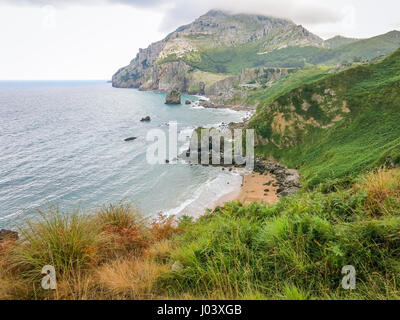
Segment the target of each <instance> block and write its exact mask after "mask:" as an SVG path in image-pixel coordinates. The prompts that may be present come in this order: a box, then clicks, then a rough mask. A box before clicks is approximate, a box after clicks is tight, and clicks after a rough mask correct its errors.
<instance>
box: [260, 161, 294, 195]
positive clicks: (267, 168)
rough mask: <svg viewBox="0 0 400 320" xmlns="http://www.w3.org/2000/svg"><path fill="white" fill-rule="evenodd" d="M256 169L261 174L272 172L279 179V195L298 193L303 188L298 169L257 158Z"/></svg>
mask: <svg viewBox="0 0 400 320" xmlns="http://www.w3.org/2000/svg"><path fill="white" fill-rule="evenodd" d="M254 171H255V172H258V173H260V174H264V173H270V174H272V175H274V176H275V178H276V180H277V185H276V186H277V187H278V191H277V192H278V196H280V197H285V196H289V195H293V194H296V193H297V192H299V191H300V189H301V183H300V174H299V173H298V171H297V170H294V169H288V168H287V167H285V166H283V165H281V164H279V163H277V162H270V161H267V160H265V159H261V158H257V159H256V161H255V167H254Z"/></svg>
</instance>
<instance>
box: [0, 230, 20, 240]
mask: <svg viewBox="0 0 400 320" xmlns="http://www.w3.org/2000/svg"><path fill="white" fill-rule="evenodd" d="M3 240H18V232H15V231H11V230H5V229H2V230H0V241H3Z"/></svg>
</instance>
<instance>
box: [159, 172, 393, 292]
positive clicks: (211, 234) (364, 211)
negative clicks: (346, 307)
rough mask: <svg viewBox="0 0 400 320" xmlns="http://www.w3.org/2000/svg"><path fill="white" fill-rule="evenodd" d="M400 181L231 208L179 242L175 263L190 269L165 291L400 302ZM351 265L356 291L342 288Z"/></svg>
mask: <svg viewBox="0 0 400 320" xmlns="http://www.w3.org/2000/svg"><path fill="white" fill-rule="evenodd" d="M399 177H400V172H399V171H398V170H396V171H393V172H391V171H384V170H381V171H378V172H376V173H371V174H369V175H367V176H366V177H364V178H363V179H360V181H359V183H358V184H357V185H356V186H355V187H354V188H352V189H348V190H345V189H341V190H337V191H336V192H333V193H329V194H323V193H321V192H319V191H314V192H310V193H305V194H302V195H298V196H295V197H292V198H287V199H284V200H281V201H280V203H278V204H277V205H274V206H268V205H265V204H260V203H253V204H251V205H249V206H243V205H241V204H240V203H229V204H226V205H225V206H224V207H221V208H218V209H217V210H215V211H214V212H213V213H212V214H210V215H207V216H204V217H202V218H201V219H200V220H199V221H198V222H196V223H193V224H191V225H189V226H188V228H187V231H186V232H185V233H183V234H182V235H180V236H178V237H177V238H176V240H175V241H177V246H176V249H175V250H173V251H172V253H171V259H172V260H171V261H179V262H180V263H181V264H182V265H183V266H184V268H183V269H182V270H180V271H178V272H175V273H169V274H167V275H163V276H162V277H161V280H160V285H162V287H163V288H165V289H166V290H167V292H168V293H169V294H171V295H173V296H175V295H182V293H185V294H186V295H188V296H194V297H202V298H226V299H229V298H245V299H390V298H395V299H398V298H400V296H399V291H398V290H399V288H398V285H397V283H398V280H399V276H400V273H399V271H400V269H399V264H398V259H399V257H400V256H399V251H398V250H397V248H398V245H399V241H400V238H399V236H398V232H399V231H400V219H399V218H400V217H399V213H400V211H399V209H400V201H399V200H400V199H399V196H400V193H399V189H398V188H399V182H400V180H399ZM349 264H350V265H353V266H354V267H355V268H356V271H357V288H356V290H354V291H346V290H343V289H342V287H341V279H342V277H343V275H342V274H341V270H342V267H343V266H345V265H349Z"/></svg>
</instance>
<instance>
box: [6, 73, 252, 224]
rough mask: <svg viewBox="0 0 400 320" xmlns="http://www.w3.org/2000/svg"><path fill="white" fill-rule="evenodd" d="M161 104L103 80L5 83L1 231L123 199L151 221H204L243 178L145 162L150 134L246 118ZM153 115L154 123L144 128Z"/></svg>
mask: <svg viewBox="0 0 400 320" xmlns="http://www.w3.org/2000/svg"><path fill="white" fill-rule="evenodd" d="M183 99H192V100H195V99H196V98H195V97H189V96H187V97H184V98H183ZM164 101H165V95H164V94H160V93H152V92H140V91H138V90H134V89H116V88H112V87H111V84H109V83H105V82H102V81H91V82H90V81H87V82H0V227H13V226H15V225H16V224H17V223H18V222H19V221H21V220H20V219H21V218H26V217H31V216H34V215H37V210H38V209H41V210H45V209H46V208H49V207H51V206H59V207H60V209H61V210H63V211H67V212H69V211H72V210H74V209H77V208H80V209H81V210H93V209H96V208H98V207H100V206H101V205H103V204H107V203H118V202H119V201H126V202H130V203H132V204H133V205H134V206H135V207H137V208H138V209H139V210H140V211H142V212H143V213H144V214H145V215H148V216H152V215H156V214H157V213H159V212H165V213H169V214H190V215H198V214H201V211H203V210H204V209H205V208H206V207H208V206H212V204H213V203H214V202H215V201H217V199H218V198H220V197H221V196H222V195H224V194H226V193H229V192H231V191H233V190H235V188H236V189H237V187H238V185H240V179H239V177H238V175H235V174H230V173H227V172H224V171H222V170H221V169H219V168H208V167H202V166H190V165H188V164H185V163H181V164H176V165H172V164H170V165H167V164H163V165H149V164H147V161H146V148H147V147H148V145H149V144H151V142H147V141H146V134H147V132H148V130H150V129H154V128H158V129H162V130H164V131H165V132H167V131H168V126H167V125H166V123H167V122H169V121H177V123H178V132H181V133H182V134H186V135H190V132H191V130H193V128H194V127H196V126H206V125H216V124H219V123H221V122H226V123H228V122H231V121H234V122H238V121H240V120H241V119H242V118H243V116H245V115H244V113H243V112H233V111H230V110H214V109H203V108H196V107H195V108H194V107H192V106H187V105H180V106H167V105H165V104H164ZM147 115H149V116H150V117H151V118H152V121H151V122H150V123H143V122H140V119H141V118H142V117H144V116H147ZM132 136H135V137H138V139H137V140H136V141H133V142H124V139H125V138H127V137H132ZM180 147H181V150H184V149H185V147H184V143H182V145H181V146H180Z"/></svg>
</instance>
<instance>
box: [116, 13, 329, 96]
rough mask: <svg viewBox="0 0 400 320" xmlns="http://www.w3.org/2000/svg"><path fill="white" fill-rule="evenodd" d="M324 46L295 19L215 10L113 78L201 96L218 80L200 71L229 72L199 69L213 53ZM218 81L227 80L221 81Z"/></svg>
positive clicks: (142, 52)
mask: <svg viewBox="0 0 400 320" xmlns="http://www.w3.org/2000/svg"><path fill="white" fill-rule="evenodd" d="M322 45H323V40H322V39H321V38H319V37H318V36H316V35H313V34H312V33H310V32H308V31H307V30H306V29H304V28H303V27H302V26H298V25H296V24H294V23H293V22H291V21H289V20H285V19H278V18H273V17H267V16H260V15H247V14H236V15H232V14H229V13H226V12H223V11H218V10H212V11H210V12H208V13H207V14H205V15H203V16H201V17H200V18H198V19H197V20H195V21H194V22H193V23H191V24H189V25H186V26H182V27H180V28H178V29H177V30H176V31H175V32H173V33H171V34H169V35H168V36H167V37H166V38H165V39H164V40H161V41H159V42H156V43H153V44H151V45H150V46H149V47H148V48H147V49H140V51H139V53H138V55H137V56H136V58H135V59H134V60H132V62H131V63H130V64H129V66H127V67H124V68H122V69H120V70H119V71H118V72H117V73H116V74H115V75H114V76H113V85H114V86H115V87H135V88H141V89H143V90H161V91H166V90H170V89H172V88H174V89H180V90H182V91H188V89H189V87H190V86H191V87H192V88H197V89H198V90H197V91H199V92H198V93H200V91H203V90H204V87H205V86H206V85H207V84H209V83H210V82H213V81H214V78H215V77H213V76H212V75H208V74H202V73H196V72H194V71H196V70H202V69H203V70H202V71H205V72H209V71H211V72H210V73H228V72H226V70H223V69H221V70H218V66H217V68H216V69H215V70H214V69H212V70H207V68H198V67H196V63H201V62H202V60H203V58H204V56H203V53H207V52H208V51H210V50H221V49H222V48H224V49H227V50H230V49H240V48H242V47H245V48H246V47H250V48H253V47H254V46H256V47H257V51H258V52H256V53H260V54H266V53H268V52H270V51H273V50H277V49H282V48H287V47H291V46H295V47H305V46H315V47H322ZM205 60H208V57H206V59H205ZM216 64H217V65H218V61H216ZM193 69H195V70H193ZM210 77H211V78H212V79H210ZM217 80H221V79H220V78H218V77H217ZM202 89H203V90H202ZM192 91H196V90H192Z"/></svg>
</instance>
